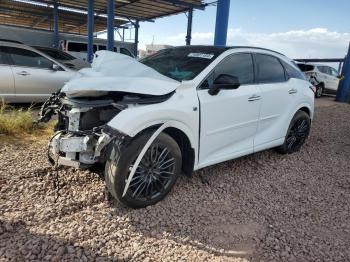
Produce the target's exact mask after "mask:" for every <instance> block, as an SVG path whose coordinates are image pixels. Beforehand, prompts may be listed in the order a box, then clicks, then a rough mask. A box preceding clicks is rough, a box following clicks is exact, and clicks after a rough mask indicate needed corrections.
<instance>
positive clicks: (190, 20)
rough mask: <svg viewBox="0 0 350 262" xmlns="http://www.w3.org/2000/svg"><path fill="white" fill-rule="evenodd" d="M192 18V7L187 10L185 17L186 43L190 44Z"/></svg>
mask: <svg viewBox="0 0 350 262" xmlns="http://www.w3.org/2000/svg"><path fill="white" fill-rule="evenodd" d="M192 20H193V8H190V9H189V10H188V17H187V35H186V45H191V39H192Z"/></svg>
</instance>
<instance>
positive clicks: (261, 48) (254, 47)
mask: <svg viewBox="0 0 350 262" xmlns="http://www.w3.org/2000/svg"><path fill="white" fill-rule="evenodd" d="M231 48H232V49H233V48H251V49H258V50H265V51H270V52H273V53H276V54H279V55H282V56H285V55H284V54H282V53H280V52H277V51H274V50H271V49H267V48H263V47H256V46H231Z"/></svg>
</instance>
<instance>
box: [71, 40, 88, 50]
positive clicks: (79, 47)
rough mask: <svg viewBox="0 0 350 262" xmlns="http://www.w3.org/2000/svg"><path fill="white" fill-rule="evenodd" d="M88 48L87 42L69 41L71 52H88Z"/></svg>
mask: <svg viewBox="0 0 350 262" xmlns="http://www.w3.org/2000/svg"><path fill="white" fill-rule="evenodd" d="M86 50H87V44H84V43H75V42H69V43H68V51H71V52H86Z"/></svg>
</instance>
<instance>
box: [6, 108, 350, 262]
mask: <svg viewBox="0 0 350 262" xmlns="http://www.w3.org/2000/svg"><path fill="white" fill-rule="evenodd" d="M349 116H350V106H349V105H345V104H333V103H329V104H327V106H323V107H319V108H317V112H316V118H315V121H314V124H313V127H312V133H311V136H310V139H309V140H308V142H307V144H306V145H305V146H304V147H303V148H302V150H301V151H300V152H299V153H296V154H293V155H288V156H283V155H279V154H278V153H276V152H275V151H273V150H270V151H266V152H261V153H257V154H255V155H251V156H248V157H244V158H241V159H237V160H233V161H228V162H225V163H223V164H219V165H215V166H213V167H210V168H205V169H203V170H202V171H199V172H195V173H194V176H193V178H192V179H188V178H185V177H183V178H181V179H179V180H178V183H177V185H176V187H175V188H174V189H173V190H172V192H171V193H170V195H169V196H168V197H167V198H166V199H165V200H163V201H162V202H161V203H159V204H157V205H155V206H151V207H148V208H146V209H139V210H131V209H128V208H124V207H122V206H121V205H120V204H118V203H117V202H116V201H113V200H108V198H107V197H105V187H104V182H103V180H102V179H101V178H100V177H99V176H98V175H97V174H94V173H90V172H88V171H75V170H73V169H62V170H60V171H59V183H60V186H61V190H60V197H59V198H58V199H57V201H56V202H55V199H56V191H55V190H54V188H53V181H54V177H55V172H54V170H53V169H52V168H51V167H50V165H49V164H48V162H47V159H46V151H45V150H46V141H45V142H42V143H32V144H28V143H25V142H18V143H8V142H3V141H2V142H1V144H0V197H1V200H0V260H1V261H8V260H18V261H24V260H40V261H41V260H47V261H61V260H66V261H71V260H73V259H75V260H82V261H90V260H97V261H107V260H113V261H204V260H206V261H322V262H323V261H349V260H350V121H349Z"/></svg>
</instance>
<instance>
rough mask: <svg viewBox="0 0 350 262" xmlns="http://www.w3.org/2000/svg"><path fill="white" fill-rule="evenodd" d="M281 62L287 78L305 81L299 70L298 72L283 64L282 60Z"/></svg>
mask: <svg viewBox="0 0 350 262" xmlns="http://www.w3.org/2000/svg"><path fill="white" fill-rule="evenodd" d="M281 62H282V65H283V67H284V69H285V70H286V73H287V76H288V78H296V79H302V80H305V76H304V74H303V73H302V72H301V71H300V70H298V69H297V68H294V67H293V66H291V65H289V64H288V63H286V62H284V61H283V60H282V61H281Z"/></svg>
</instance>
